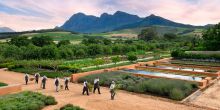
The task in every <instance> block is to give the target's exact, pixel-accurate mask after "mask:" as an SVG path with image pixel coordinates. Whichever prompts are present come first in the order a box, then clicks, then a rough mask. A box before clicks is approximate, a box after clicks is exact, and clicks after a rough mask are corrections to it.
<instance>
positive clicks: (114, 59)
mask: <svg viewBox="0 0 220 110" xmlns="http://www.w3.org/2000/svg"><path fill="white" fill-rule="evenodd" d="M111 60H112V62H113V63H115V64H116V63H117V62H120V60H121V59H120V57H119V56H114V57H111Z"/></svg>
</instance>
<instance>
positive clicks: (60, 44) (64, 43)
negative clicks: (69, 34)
mask: <svg viewBox="0 0 220 110" xmlns="http://www.w3.org/2000/svg"><path fill="white" fill-rule="evenodd" d="M69 44H71V43H70V40H61V41H59V42H58V44H57V47H60V46H62V45H69Z"/></svg>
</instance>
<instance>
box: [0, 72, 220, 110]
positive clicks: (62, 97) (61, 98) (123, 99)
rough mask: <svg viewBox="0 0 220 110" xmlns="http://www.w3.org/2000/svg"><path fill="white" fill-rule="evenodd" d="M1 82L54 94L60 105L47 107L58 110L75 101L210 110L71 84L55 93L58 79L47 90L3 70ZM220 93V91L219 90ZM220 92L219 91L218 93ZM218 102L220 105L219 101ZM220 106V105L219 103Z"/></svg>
mask: <svg viewBox="0 0 220 110" xmlns="http://www.w3.org/2000/svg"><path fill="white" fill-rule="evenodd" d="M0 82H5V83H8V84H22V89H23V91H25V90H31V91H35V92H40V93H43V94H45V95H51V96H54V97H55V98H56V100H57V101H58V104H57V105H54V106H48V107H46V108H44V109H43V110H54V109H58V108H60V107H61V106H63V105H65V104H68V103H71V104H74V105H77V106H80V107H82V108H85V109H86V110H203V109H204V110H207V108H201V107H198V106H191V104H190V105H185V104H180V103H177V102H174V101H171V100H168V99H163V98H158V97H154V96H150V95H139V94H134V93H129V92H125V91H117V94H116V99H115V100H113V101H112V100H110V93H109V89H108V88H101V93H102V94H101V95H99V94H93V93H91V94H90V96H86V95H84V96H83V95H82V94H81V92H82V85H81V84H74V83H70V85H69V88H70V91H64V90H61V91H60V92H58V93H57V92H55V87H54V80H53V79H48V81H47V86H46V90H42V89H40V84H38V85H37V84H34V82H33V81H32V82H30V84H29V85H24V74H21V73H16V72H10V71H4V70H3V69H0ZM218 92H220V91H218ZM216 94H218V93H216ZM218 99H220V97H218ZM218 105H220V104H219V103H218ZM218 107H219V106H218Z"/></svg>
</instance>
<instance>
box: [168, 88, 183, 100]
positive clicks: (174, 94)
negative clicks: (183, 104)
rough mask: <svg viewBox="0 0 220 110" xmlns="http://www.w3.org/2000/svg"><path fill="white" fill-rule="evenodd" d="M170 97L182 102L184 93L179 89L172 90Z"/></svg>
mask: <svg viewBox="0 0 220 110" xmlns="http://www.w3.org/2000/svg"><path fill="white" fill-rule="evenodd" d="M169 96H170V98H171V99H176V100H181V99H183V98H184V93H183V92H182V91H181V90H179V89H172V91H171V93H170V94H169Z"/></svg>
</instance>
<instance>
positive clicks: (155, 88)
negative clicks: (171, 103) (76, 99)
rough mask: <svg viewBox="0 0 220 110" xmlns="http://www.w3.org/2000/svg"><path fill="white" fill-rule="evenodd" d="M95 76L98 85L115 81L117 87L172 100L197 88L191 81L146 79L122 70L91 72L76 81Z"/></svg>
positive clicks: (180, 97) (183, 96)
mask: <svg viewBox="0 0 220 110" xmlns="http://www.w3.org/2000/svg"><path fill="white" fill-rule="evenodd" d="M96 77H99V78H100V85H102V86H106V87H109V86H110V84H111V81H115V82H116V84H117V87H118V89H122V90H126V91H130V92H136V93H151V94H154V95H159V96H163V97H168V98H170V99H174V100H182V99H183V98H185V97H186V96H188V95H189V94H191V93H192V92H193V91H194V90H195V89H197V84H195V83H191V82H186V81H181V80H170V79H147V78H142V77H136V76H133V75H132V74H128V73H122V72H107V73H102V74H93V75H89V76H85V77H81V78H80V79H79V80H78V82H79V83H83V81H85V80H87V81H88V82H90V83H92V82H93V80H94V79H95V78H96Z"/></svg>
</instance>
